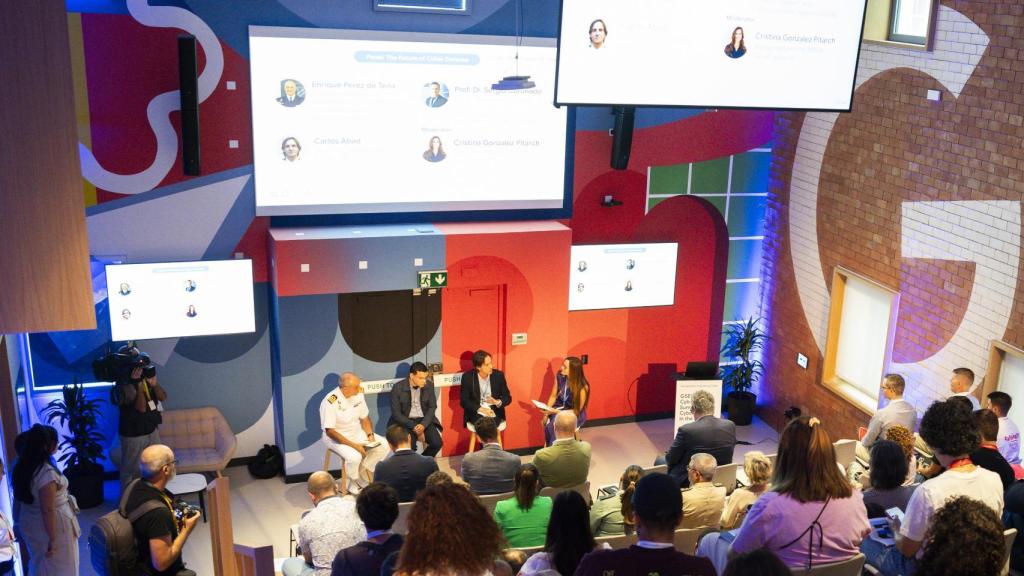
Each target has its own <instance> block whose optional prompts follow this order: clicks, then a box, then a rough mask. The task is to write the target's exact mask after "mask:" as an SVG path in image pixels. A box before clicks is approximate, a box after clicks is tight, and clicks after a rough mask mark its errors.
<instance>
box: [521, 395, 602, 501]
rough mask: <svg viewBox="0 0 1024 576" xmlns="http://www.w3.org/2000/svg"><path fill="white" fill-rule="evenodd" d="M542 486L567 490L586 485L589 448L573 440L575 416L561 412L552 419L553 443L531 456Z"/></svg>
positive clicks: (588, 445)
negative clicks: (553, 422)
mask: <svg viewBox="0 0 1024 576" xmlns="http://www.w3.org/2000/svg"><path fill="white" fill-rule="evenodd" d="M533 465H534V466H536V467H537V470H538V471H539V472H540V481H541V483H542V484H543V485H544V486H551V487H554V488H570V487H572V486H576V485H578V484H582V483H584V482H586V481H587V475H588V474H589V473H590V444H589V443H587V442H581V441H579V440H577V439H576V413H575V412H573V411H572V410H562V411H561V412H559V413H558V414H556V415H555V441H554V442H552V443H551V446H548V447H547V448H541V449H540V450H537V452H536V453H535V454H534V455H533Z"/></svg>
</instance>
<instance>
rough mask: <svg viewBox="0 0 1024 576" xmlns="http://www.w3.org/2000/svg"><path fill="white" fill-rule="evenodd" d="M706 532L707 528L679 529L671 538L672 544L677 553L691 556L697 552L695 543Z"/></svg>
mask: <svg viewBox="0 0 1024 576" xmlns="http://www.w3.org/2000/svg"><path fill="white" fill-rule="evenodd" d="M707 532H708V529H707V528H680V529H678V530H676V532H675V536H673V538H672V544H673V545H674V546H675V548H676V550H677V551H679V552H684V553H686V554H689V555H690V556H693V555H694V554H695V553H696V552H697V543H698V542H700V538H701V536H703V535H704V534H705V533H707Z"/></svg>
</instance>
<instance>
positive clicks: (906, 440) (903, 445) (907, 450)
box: [885, 426, 918, 486]
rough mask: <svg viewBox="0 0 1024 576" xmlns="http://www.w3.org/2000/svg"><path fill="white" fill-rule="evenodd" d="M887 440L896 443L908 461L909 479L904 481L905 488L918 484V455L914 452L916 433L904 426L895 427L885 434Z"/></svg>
mask: <svg viewBox="0 0 1024 576" xmlns="http://www.w3.org/2000/svg"><path fill="white" fill-rule="evenodd" d="M885 439H886V440H890V441H892V442H895V443H896V444H898V445H899V447H900V450H902V451H903V456H904V457H905V458H906V459H907V477H906V478H904V479H903V485H904V486H910V485H911V484H917V483H918V482H917V453H916V452H914V443H915V438H914V433H913V432H911V431H910V430H909V429H908V428H905V427H903V426H893V427H891V428H889V431H888V432H886V433H885Z"/></svg>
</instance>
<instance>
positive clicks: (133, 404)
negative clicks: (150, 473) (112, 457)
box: [115, 346, 167, 490]
mask: <svg viewBox="0 0 1024 576" xmlns="http://www.w3.org/2000/svg"><path fill="white" fill-rule="evenodd" d="M118 356H120V357H121V362H123V363H124V365H125V368H124V369H123V371H122V374H120V375H119V376H118V378H117V383H116V385H115V391H116V394H115V398H116V404H117V405H118V412H119V418H118V423H117V433H118V435H119V436H120V437H121V461H120V462H119V463H118V470H119V471H120V476H121V490H124V488H125V486H127V485H128V483H129V482H131V480H132V478H133V477H135V475H136V474H138V470H139V458H140V457H141V455H142V451H143V450H144V449H145V448H146V447H147V446H152V445H154V444H159V443H160V433H159V432H158V431H157V427H158V426H160V422H162V417H161V416H160V410H159V409H160V408H161V406H159V404H158V403H159V402H163V401H164V400H166V399H167V392H165V391H164V389H163V388H162V387H161V386H160V384H158V383H157V381H156V367H154V366H153V365H152V364H150V362H149V356H146V355H145V354H141V353H140V352H139V349H138V348H136V347H134V346H126V347H124V348H122V349H121V350H119V351H118Z"/></svg>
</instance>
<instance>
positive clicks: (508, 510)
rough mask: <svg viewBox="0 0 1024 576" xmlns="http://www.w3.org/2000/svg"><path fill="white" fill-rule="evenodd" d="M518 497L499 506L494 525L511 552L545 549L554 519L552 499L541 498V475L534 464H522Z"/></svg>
mask: <svg viewBox="0 0 1024 576" xmlns="http://www.w3.org/2000/svg"><path fill="white" fill-rule="evenodd" d="M513 490H514V492H515V496H514V497H512V498H509V499H507V500H502V501H501V502H498V504H497V506H495V507H494V521H495V522H497V523H498V526H499V527H500V528H501V531H502V532H503V533H504V534H505V538H506V539H507V540H508V545H509V546H510V547H512V548H531V547H534V546H543V545H544V538H545V536H546V534H547V530H548V520H550V519H551V498H550V497H548V496H539V495H538V494H539V493H540V473H539V472H537V467H536V466H534V465H533V464H523V465H522V466H520V467H519V471H518V472H516V476H515V484H514V489H513Z"/></svg>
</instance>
